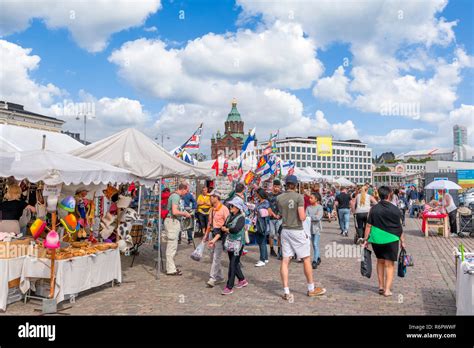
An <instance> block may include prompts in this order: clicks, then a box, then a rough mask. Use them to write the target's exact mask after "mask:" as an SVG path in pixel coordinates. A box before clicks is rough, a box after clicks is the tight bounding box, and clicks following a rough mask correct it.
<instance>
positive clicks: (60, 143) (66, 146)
mask: <svg viewBox="0 0 474 348" xmlns="http://www.w3.org/2000/svg"><path fill="white" fill-rule="evenodd" d="M43 135H46V147H45V149H46V150H50V151H54V152H69V151H72V150H75V149H78V148H80V147H83V146H84V145H83V144H81V143H80V142H78V141H77V140H75V139H73V138H72V137H70V136H69V135H67V134H63V133H59V132H50V131H44V130H41V129H35V128H26V127H19V126H13V125H9V124H0V152H16V151H32V150H41V149H42V144H43Z"/></svg>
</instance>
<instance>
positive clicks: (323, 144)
mask: <svg viewBox="0 0 474 348" xmlns="http://www.w3.org/2000/svg"><path fill="white" fill-rule="evenodd" d="M317 147H318V156H328V157H331V156H332V137H317Z"/></svg>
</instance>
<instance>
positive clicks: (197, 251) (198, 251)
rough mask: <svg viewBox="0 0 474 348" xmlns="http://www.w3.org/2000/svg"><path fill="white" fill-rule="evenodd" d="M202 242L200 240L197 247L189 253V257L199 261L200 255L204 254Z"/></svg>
mask: <svg viewBox="0 0 474 348" xmlns="http://www.w3.org/2000/svg"><path fill="white" fill-rule="evenodd" d="M204 247H205V245H204V243H203V242H201V243H200V244H199V245H198V246H197V247H196V249H195V250H194V251H193V253H192V254H191V258H192V259H193V260H194V261H201V259H202V256H203V254H204Z"/></svg>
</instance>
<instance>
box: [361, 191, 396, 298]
mask: <svg viewBox="0 0 474 348" xmlns="http://www.w3.org/2000/svg"><path fill="white" fill-rule="evenodd" d="M378 192H379V196H380V202H379V203H377V204H376V205H375V206H373V207H372V208H371V209H370V212H369V216H368V219H367V226H366V229H365V239H364V245H363V246H364V248H367V245H368V243H371V244H372V249H373V250H374V253H375V257H376V258H377V278H378V283H379V294H380V295H384V296H385V297H388V296H392V291H391V288H392V283H393V277H394V274H395V262H396V261H397V259H398V249H399V244H401V246H402V248H405V237H404V235H403V227H402V224H401V214H400V210H399V209H398V207H396V206H395V205H393V204H392V203H391V200H392V195H393V192H392V190H391V189H390V187H387V186H381V187H380V188H379V190H378Z"/></svg>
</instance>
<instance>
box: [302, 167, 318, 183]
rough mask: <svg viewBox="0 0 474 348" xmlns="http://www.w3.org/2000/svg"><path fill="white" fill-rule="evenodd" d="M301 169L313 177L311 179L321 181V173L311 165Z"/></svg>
mask: <svg viewBox="0 0 474 348" xmlns="http://www.w3.org/2000/svg"><path fill="white" fill-rule="evenodd" d="M303 171H304V172H305V173H306V174H307V175H308V176H309V177H310V178H312V179H313V181H321V180H322V179H323V175H322V174H321V173H318V172H317V171H315V170H314V169H313V168H311V167H306V168H304V169H303Z"/></svg>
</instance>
